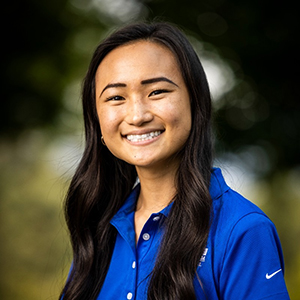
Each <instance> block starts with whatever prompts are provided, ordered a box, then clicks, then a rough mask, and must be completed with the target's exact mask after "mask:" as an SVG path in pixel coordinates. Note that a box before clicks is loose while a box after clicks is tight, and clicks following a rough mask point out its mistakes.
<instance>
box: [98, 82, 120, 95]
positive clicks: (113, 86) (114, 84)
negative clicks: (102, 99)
mask: <svg viewBox="0 0 300 300" xmlns="http://www.w3.org/2000/svg"><path fill="white" fill-rule="evenodd" d="M117 87H126V84H125V83H110V84H108V85H107V86H106V87H105V88H104V89H103V90H102V92H101V94H100V96H101V95H102V94H103V92H104V91H105V90H106V89H109V88H117Z"/></svg>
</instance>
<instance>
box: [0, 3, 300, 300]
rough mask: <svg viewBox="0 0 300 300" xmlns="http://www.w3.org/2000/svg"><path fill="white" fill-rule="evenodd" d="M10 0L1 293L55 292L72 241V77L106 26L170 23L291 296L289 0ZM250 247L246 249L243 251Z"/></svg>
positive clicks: (298, 231)
mask: <svg viewBox="0 0 300 300" xmlns="http://www.w3.org/2000/svg"><path fill="white" fill-rule="evenodd" d="M293 3H294V4H292V3H289V2H288V1H285V2H284V3H277V4H276V3H275V2H269V1H256V0H245V1H226V0H204V1H199V0H178V1H174V0H173V1H171V0H144V1H141V0H115V1H114V0H23V1H21V0H16V1H10V2H8V1H6V2H4V3H3V4H2V7H3V8H2V20H4V24H3V25H2V40H3V42H2V47H1V48H2V53H4V55H2V58H3V59H2V65H3V67H2V72H1V91H2V93H1V94H2V101H1V103H2V104H1V110H0V114H1V116H0V170H1V172H0V222H1V226H0V237H1V247H0V254H1V255H0V263H1V267H0V299H3V300H11V299H14V300H27V299H28V300H29V299H30V300H38V299H57V298H58V295H59V291H60V289H61V288H62V286H63V283H64V280H65V278H66V275H67V272H68V268H69V263H70V261H71V259H72V258H71V251H70V245H69V241H68V235H67V231H66V227H65V223H64V218H63V212H62V205H63V200H64V195H65V193H66V189H67V186H68V183H69V180H70V177H71V175H72V172H73V171H74V168H75V167H76V164H77V163H78V160H79V159H80V156H81V153H82V147H83V124H82V117H81V104H80V89H81V81H82V78H83V77H84V75H85V72H86V69H87V66H88V63H89V59H90V57H91V55H92V52H93V50H94V49H95V46H96V45H97V44H98V43H99V41H100V40H101V39H103V37H104V36H105V35H107V34H108V33H109V32H110V31H111V30H112V29H113V28H115V27H117V26H119V25H122V24H125V23H127V22H130V21H134V20H145V19H146V20H147V19H153V18H159V19H160V20H165V21H170V22H173V23H176V24H178V25H179V26H180V27H181V28H183V29H184V30H185V32H186V33H187V34H188V36H189V39H190V40H191V42H192V43H193V45H194V47H195V49H197V52H198V54H199V56H200V57H201V59H202V61H203V65H204V68H205V70H206V72H207V76H208V80H209V83H210V86H211V90H212V95H213V99H214V107H215V109H214V110H215V140H216V160H215V165H216V166H221V167H222V168H223V170H224V173H225V176H226V179H227V181H228V182H229V183H230V185H232V186H233V187H234V188H235V189H236V190H238V191H239V192H241V193H242V194H243V195H244V196H246V197H248V198H250V199H251V200H252V201H253V202H254V203H256V204H257V205H259V206H260V207H261V208H262V209H263V210H264V211H265V212H266V213H267V214H268V215H269V216H270V218H271V219H272V220H273V221H274V223H275V225H276V227H277V229H278V232H279V235H280V238H281V241H282V246H283V251H284V255H285V262H286V272H285V275H286V282H287V286H288V290H289V292H290V296H291V299H300V289H299V285H300V251H299V250H300V221H299V219H300V155H299V154H300V151H299V150H300V136H299V130H300V109H299V108H300V107H299V65H298V56H299V54H298V52H299V45H298V38H299V29H300V28H299V27H300V26H299V17H298V12H297V9H296V7H295V5H296V4H295V2H293ZM249 259H251V258H249Z"/></svg>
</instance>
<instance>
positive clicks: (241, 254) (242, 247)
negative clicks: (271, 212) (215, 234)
mask: <svg viewBox="0 0 300 300" xmlns="http://www.w3.org/2000/svg"><path fill="white" fill-rule="evenodd" d="M219 282H220V299H224V300H236V299H242V300H248V299H249V300H250V299H251V300H254V299H255V300H259V299H261V300H262V299H272V300H288V299H290V298H289V296H288V292H287V289H286V285H285V282H284V263H283V255H282V250H281V245H280V241H279V238H278V234H277V232H276V229H275V226H274V224H273V223H272V222H271V221H270V220H269V219H268V218H267V217H266V216H265V215H263V214H260V213H250V214H248V215H246V216H244V217H242V218H241V219H240V220H239V221H238V222H237V223H236V224H235V226H234V227H233V229H232V231H231V234H230V237H229V239H228V241H227V245H226V250H225V253H224V257H223V263H222V269H221V273H220V281H219Z"/></svg>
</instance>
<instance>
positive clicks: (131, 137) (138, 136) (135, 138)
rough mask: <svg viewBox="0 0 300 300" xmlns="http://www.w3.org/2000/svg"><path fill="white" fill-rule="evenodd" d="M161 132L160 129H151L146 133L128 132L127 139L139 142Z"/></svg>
mask: <svg viewBox="0 0 300 300" xmlns="http://www.w3.org/2000/svg"><path fill="white" fill-rule="evenodd" d="M160 134H161V131H153V132H149V133H146V134H135V135H133V134H129V135H127V140H129V141H131V142H141V141H147V140H151V139H153V138H155V137H157V136H159V135H160Z"/></svg>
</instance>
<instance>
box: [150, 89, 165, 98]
mask: <svg viewBox="0 0 300 300" xmlns="http://www.w3.org/2000/svg"><path fill="white" fill-rule="evenodd" d="M169 92H170V91H168V90H155V91H153V92H151V93H150V94H149V97H150V96H156V95H159V94H162V93H169Z"/></svg>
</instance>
